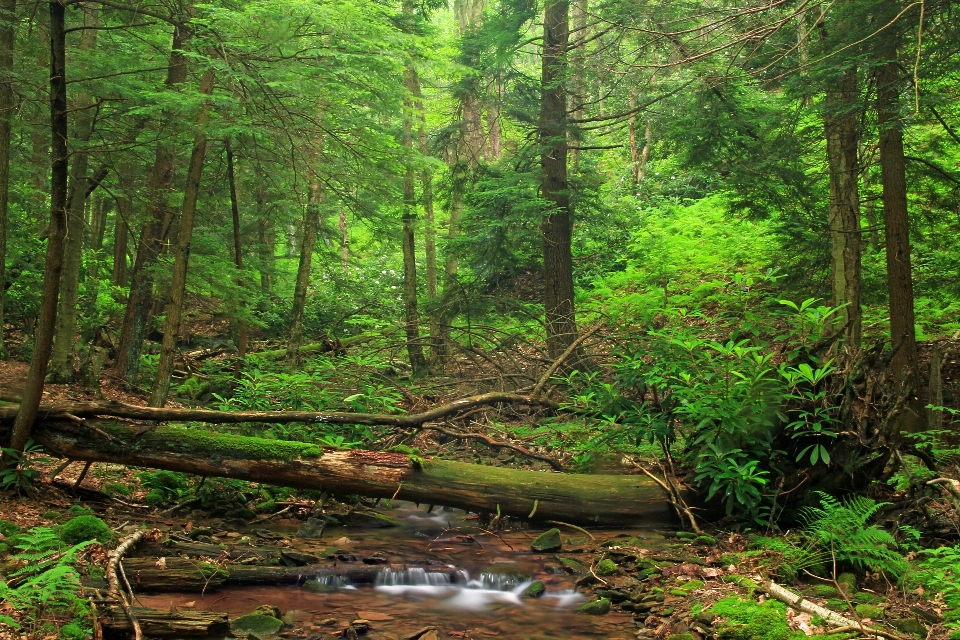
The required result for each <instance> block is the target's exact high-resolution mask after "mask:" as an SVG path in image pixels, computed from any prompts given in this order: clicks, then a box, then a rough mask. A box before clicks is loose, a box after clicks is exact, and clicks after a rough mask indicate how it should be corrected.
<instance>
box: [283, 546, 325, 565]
mask: <svg viewBox="0 0 960 640" xmlns="http://www.w3.org/2000/svg"><path fill="white" fill-rule="evenodd" d="M319 562H320V558H318V557H317V556H314V555H310V554H309V553H300V552H299V551H292V550H289V549H284V550H283V551H281V552H280V564H282V565H283V566H285V567H305V566H306V565H308V564H318V563H319Z"/></svg>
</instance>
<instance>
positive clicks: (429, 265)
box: [411, 71, 499, 355]
mask: <svg viewBox="0 0 960 640" xmlns="http://www.w3.org/2000/svg"><path fill="white" fill-rule="evenodd" d="M413 80H414V81H413V82H412V83H411V88H412V89H413V97H414V109H416V111H417V120H418V131H417V147H418V150H419V152H420V155H422V156H424V157H426V156H428V155H429V151H430V149H429V147H428V144H427V118H426V112H425V111H424V109H423V91H422V89H421V86H420V77H419V76H418V75H417V73H416V71H414V74H413ZM497 126H499V123H498V124H497ZM491 149H492V147H491ZM420 182H421V185H422V189H423V249H424V258H425V267H424V268H425V269H426V278H427V299H428V300H429V301H430V306H431V319H430V344H431V345H432V347H431V348H432V349H433V351H434V354H435V355H436V351H437V349H438V344H439V342H440V340H441V338H440V323H439V321H438V318H437V317H436V316H437V314H436V310H435V309H433V305H435V303H436V302H437V297H438V295H439V287H438V282H437V228H436V220H435V217H434V212H433V170H432V169H430V167H429V166H425V167H424V169H423V170H422V171H421V172H420Z"/></svg>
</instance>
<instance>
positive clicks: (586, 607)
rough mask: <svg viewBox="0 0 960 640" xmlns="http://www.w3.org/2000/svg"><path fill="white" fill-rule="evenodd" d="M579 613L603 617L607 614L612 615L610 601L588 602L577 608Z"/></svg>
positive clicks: (603, 599)
mask: <svg viewBox="0 0 960 640" xmlns="http://www.w3.org/2000/svg"><path fill="white" fill-rule="evenodd" d="M577 611H579V612H580V613H586V614H588V615H591V616H602V615H604V614H605V613H610V600H608V599H607V598H600V599H599V600H594V601H593V602H587V603H586V604H582V605H580V606H579V607H577Z"/></svg>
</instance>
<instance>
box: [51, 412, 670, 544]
mask: <svg viewBox="0 0 960 640" xmlns="http://www.w3.org/2000/svg"><path fill="white" fill-rule="evenodd" d="M33 438H34V439H35V440H36V441H37V442H38V443H40V444H42V445H43V447H44V449H45V450H46V451H47V452H48V453H51V454H55V455H58V456H60V457H63V458H69V459H72V460H82V461H93V462H110V463H115V464H126V465H133V466H138V467H148V468H153V469H166V470H169V471H181V472H184V473H189V474H194V475H200V476H212V477H226V478H236V479H240V480H248V481H251V482H262V483H265V484H271V485H279V486H288V487H297V488H305V489H321V490H323V491H327V492H330V493H333V494H339V495H347V494H357V495H362V496H368V497H371V498H397V499H400V500H408V501H411V502H416V503H424V504H437V505H445V506H449V507H456V508H460V509H466V510H468V511H473V512H487V513H499V514H501V515H509V516H514V517H519V518H524V519H531V520H557V521H562V522H567V523H571V524H580V525H601V526H612V525H623V524H630V523H636V522H642V521H647V520H651V519H660V518H665V517H668V516H669V513H670V512H669V508H670V507H669V503H668V501H667V499H666V497H665V494H664V492H663V491H662V489H661V488H660V487H659V486H657V485H656V484H655V483H654V482H653V481H652V480H650V479H649V478H647V477H645V476H637V475H583V474H566V473H552V472H542V471H524V470H518V469H505V468H500V467H489V466H483V465H478V464H468V463H463V462H453V461H449V460H441V459H437V458H429V457H419V456H414V455H407V454H400V453H387V452H382V451H363V450H339V449H334V448H321V447H318V446H316V445H312V444H306V443H300V442H288V441H282V440H268V439H264V438H252V437H246V436H237V435H231V434H222V433H217V432H214V431H211V430H208V429H204V428H187V427H184V426H178V425H162V426H158V427H148V428H144V427H143V426H142V425H131V424H129V423H123V422H117V421H111V420H93V419H90V420H87V421H79V422H78V421H63V420H49V419H48V420H41V421H40V422H38V423H37V424H36V426H35V427H34V430H33Z"/></svg>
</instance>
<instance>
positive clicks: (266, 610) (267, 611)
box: [253, 604, 283, 619]
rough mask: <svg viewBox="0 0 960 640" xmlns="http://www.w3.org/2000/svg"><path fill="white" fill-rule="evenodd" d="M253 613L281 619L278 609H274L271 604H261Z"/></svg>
mask: <svg viewBox="0 0 960 640" xmlns="http://www.w3.org/2000/svg"><path fill="white" fill-rule="evenodd" d="M253 612H254V613H258V614H260V615H262V616H271V617H273V618H278V619H279V618H282V617H283V615H282V614H281V613H280V607H275V606H273V605H272V604H262V605H260V606H259V607H257V608H256V609H254V610H253Z"/></svg>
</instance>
